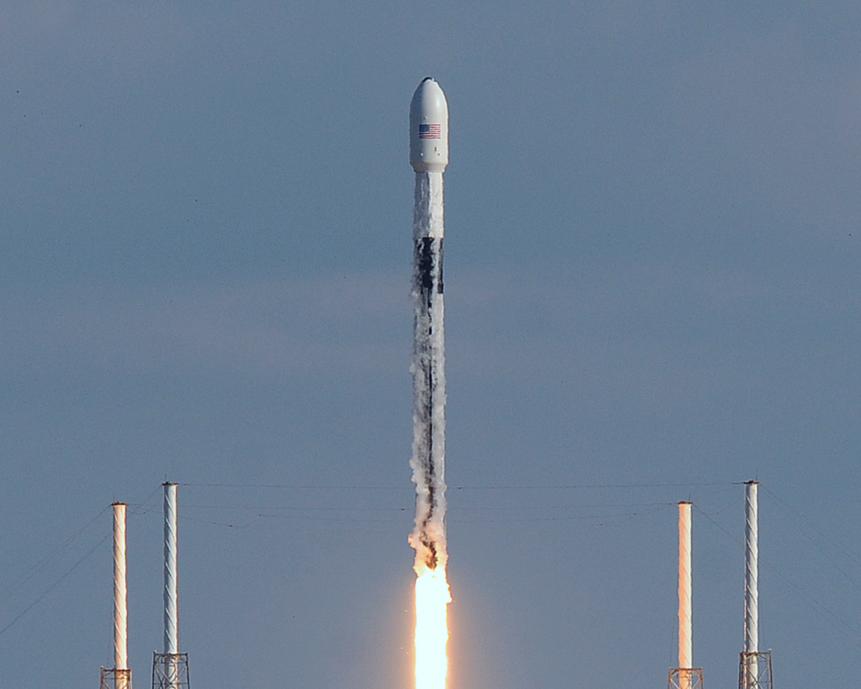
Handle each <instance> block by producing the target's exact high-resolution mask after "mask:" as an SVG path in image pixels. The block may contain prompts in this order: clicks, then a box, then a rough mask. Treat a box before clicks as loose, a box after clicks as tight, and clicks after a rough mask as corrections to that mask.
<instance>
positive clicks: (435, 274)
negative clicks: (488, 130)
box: [409, 77, 451, 689]
mask: <svg viewBox="0 0 861 689" xmlns="http://www.w3.org/2000/svg"><path fill="white" fill-rule="evenodd" d="M410 164H411V165H412V167H413V169H414V170H415V175H416V186H415V207H414V212H413V241H414V254H413V290H412V293H413V301H414V307H415V314H414V339H413V360H412V366H411V371H412V375H413V455H412V459H411V460H410V466H411V467H412V470H413V483H415V486H416V518H415V528H414V529H413V531H412V533H411V534H410V538H409V542H410V545H411V546H412V547H413V548H414V549H415V551H416V557H415V564H414V569H415V572H416V576H417V577H418V578H417V580H416V630H415V651H416V666H415V672H416V689H445V685H446V676H447V673H448V657H447V655H446V643H447V641H448V625H447V619H446V606H447V605H448V603H449V602H450V601H451V596H450V594H449V588H448V581H447V580H446V564H447V561H448V551H447V548H446V526H445V513H446V498H445V491H446V485H445V402H446V397H445V329H444V317H445V307H444V300H443V291H444V289H443V288H444V285H443V235H444V222H443V207H444V204H443V171H444V170H445V168H446V165H447V164H448V104H447V103H446V99H445V94H444V93H443V91H442V89H441V88H440V86H439V84H438V83H437V82H436V81H435V80H433V79H432V78H430V77H427V78H425V79H424V80H423V81H422V82H421V83H420V84H419V86H418V88H417V89H416V92H415V94H414V95H413V99H412V103H411V104H410Z"/></svg>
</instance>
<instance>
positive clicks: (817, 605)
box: [694, 504, 859, 636]
mask: <svg viewBox="0 0 861 689" xmlns="http://www.w3.org/2000/svg"><path fill="white" fill-rule="evenodd" d="M694 509H695V510H696V511H697V512H699V513H700V514H701V515H703V516H704V517H705V518H706V519H707V520H708V521H710V522H711V523H712V524H713V525H714V526H715V527H716V528H717V529H718V531H720V532H721V533H723V534H724V535H725V536H727V537H728V538H729V539H730V540H731V541H733V543H735V544H736V545H738V546H739V548H743V547H744V543H743V542H742V541H740V540H739V539H737V538H736V537H734V536H733V535H732V534H731V533H730V532H729V531H727V530H726V529H725V528H724V527H723V526H722V525H721V524H719V523H718V522H717V521H715V520H714V519H712V517H711V516H710V515H709V514H708V512H705V511H704V510H702V509H701V508H700V507H697V505H696V504H695V505H694ZM761 566H762V563H761V562H760V567H761ZM768 571H769V572H770V573H771V574H773V575H775V576H776V577H777V578H778V579H780V580H781V581H782V582H783V583H784V584H786V585H787V586H789V587H790V588H792V589H794V590H795V591H796V592H797V593H799V594H800V595H801V597H802V598H804V599H806V600H807V603H808V604H810V605H811V606H812V607H813V608H814V609H816V610H817V612H819V613H820V614H824V615H825V616H826V617H830V618H831V619H832V620H834V621H835V622H837V623H838V624H840V626H842V627H843V629H844V630H845V631H846V632H848V633H849V634H852V635H855V636H858V635H859V629H858V628H857V627H855V626H854V625H852V624H851V623H849V622H847V621H846V620H845V619H843V618H842V617H840V615H838V614H837V613H836V612H834V611H833V610H831V608H829V607H828V606H826V605H825V604H823V603H822V602H821V601H820V600H819V599H817V598H816V597H814V596H812V595H811V594H810V592H809V591H807V590H805V589H804V588H802V587H801V586H800V585H799V584H797V583H795V582H794V581H792V580H791V579H789V578H788V577H786V576H784V574H783V573H782V572H781V571H780V569H779V568H777V567H775V568H772V567H770V566H769V567H768Z"/></svg>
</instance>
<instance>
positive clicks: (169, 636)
mask: <svg viewBox="0 0 861 689" xmlns="http://www.w3.org/2000/svg"><path fill="white" fill-rule="evenodd" d="M162 486H163V487H164V649H163V652H162V653H159V652H157V651H156V652H154V653H153V654H152V689H188V686H189V680H188V654H187V653H180V651H179V565H178V550H177V544H178V540H179V539H178V528H179V513H178V504H177V495H176V493H177V485H176V484H175V483H170V482H167V483H163V484H162Z"/></svg>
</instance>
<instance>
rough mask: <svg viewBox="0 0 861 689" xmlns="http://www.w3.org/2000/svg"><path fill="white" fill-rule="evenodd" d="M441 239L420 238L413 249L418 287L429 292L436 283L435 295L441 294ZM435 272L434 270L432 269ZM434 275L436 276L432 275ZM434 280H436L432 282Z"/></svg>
mask: <svg viewBox="0 0 861 689" xmlns="http://www.w3.org/2000/svg"><path fill="white" fill-rule="evenodd" d="M442 241H443V240H442V239H441V238H440V239H436V238H434V237H422V238H421V239H419V240H418V241H417V242H416V247H415V253H416V255H415V265H416V269H417V271H418V274H417V276H416V278H417V282H418V287H419V288H420V289H421V290H422V291H423V292H424V291H430V290H432V289H433V288H434V282H435V281H436V292H437V294H442V293H443V272H442V265H443V261H442V256H443V249H442V246H443V245H442ZM435 266H436V267H437V270H434V267H435ZM434 273H436V275H434ZM434 278H436V280H434Z"/></svg>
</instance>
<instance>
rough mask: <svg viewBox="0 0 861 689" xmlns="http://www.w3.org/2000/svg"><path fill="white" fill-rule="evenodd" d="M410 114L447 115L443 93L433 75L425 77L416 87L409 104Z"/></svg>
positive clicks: (423, 115)
mask: <svg viewBox="0 0 861 689" xmlns="http://www.w3.org/2000/svg"><path fill="white" fill-rule="evenodd" d="M410 111H411V114H416V115H420V116H421V117H434V116H436V117H442V116H445V117H448V104H447V103H446V100H445V93H443V90H442V88H440V85H439V83H438V82H437V81H436V79H434V78H433V77H425V78H424V79H422V81H421V83H420V84H419V85H418V87H417V88H416V91H415V93H414V94H413V100H412V103H411V106H410Z"/></svg>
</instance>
